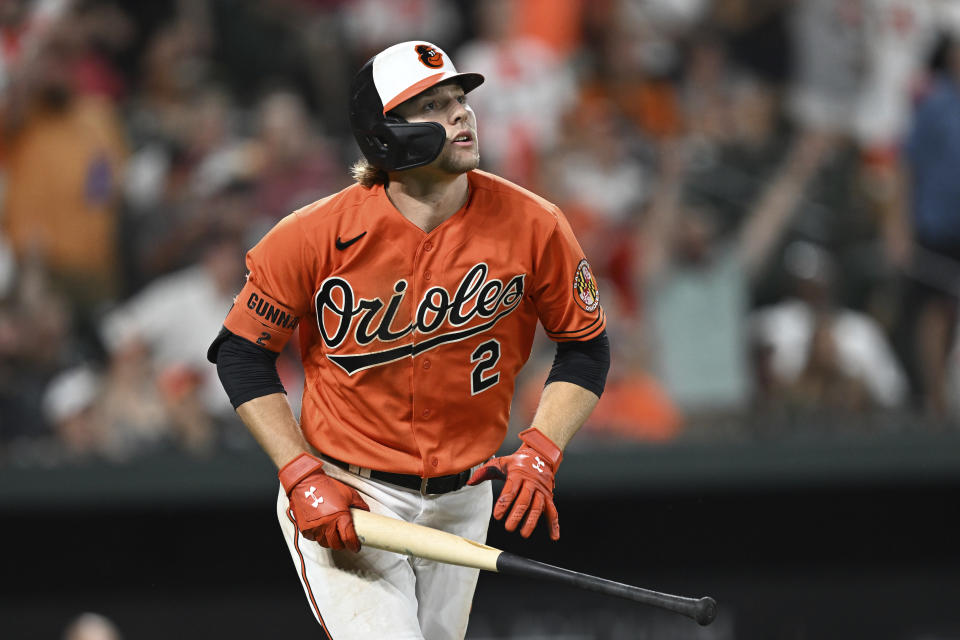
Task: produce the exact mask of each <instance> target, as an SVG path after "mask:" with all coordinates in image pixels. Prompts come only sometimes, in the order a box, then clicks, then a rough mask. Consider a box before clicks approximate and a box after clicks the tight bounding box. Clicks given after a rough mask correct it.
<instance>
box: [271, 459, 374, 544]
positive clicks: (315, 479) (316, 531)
mask: <svg viewBox="0 0 960 640" xmlns="http://www.w3.org/2000/svg"><path fill="white" fill-rule="evenodd" d="M277 475H279V476H280V484H282V485H283V489H284V490H285V491H286V492H287V497H289V498H290V509H291V510H292V511H293V518H294V520H296V523H297V528H298V529H300V532H301V533H302V534H303V537H304V538H307V539H308V540H315V541H317V542H318V543H320V544H321V545H322V546H324V547H328V548H330V549H343V548H344V547H346V548H347V549H350V550H351V551H360V540H359V539H358V538H357V531H356V529H354V527H353V516H351V515H350V507H355V508H357V509H363V510H364V511H370V507H368V506H367V503H366V502H364V501H363V498H361V497H360V494H359V493H357V490H356V489H354V488H353V487H349V486H347V485H345V484H344V483H342V482H340V481H339V480H335V479H334V478H331V477H330V476H328V475H327V474H325V473H324V472H323V462H321V461H320V460H319V459H318V458H315V457H314V456H312V455H310V454H309V453H301V454H300V455H299V456H297V457H296V458H294V459H293V460H291V461H290V462H288V463H287V464H286V465H284V467H283V469H280V473H279V474H277Z"/></svg>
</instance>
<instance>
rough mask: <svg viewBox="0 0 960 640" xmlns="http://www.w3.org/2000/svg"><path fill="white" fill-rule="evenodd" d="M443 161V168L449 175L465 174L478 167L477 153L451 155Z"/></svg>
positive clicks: (478, 157)
mask: <svg viewBox="0 0 960 640" xmlns="http://www.w3.org/2000/svg"><path fill="white" fill-rule="evenodd" d="M444 160H445V161H444V162H443V168H444V169H446V170H447V171H448V172H450V173H466V172H468V171H473V170H474V169H476V168H478V167H479V166H480V154H479V153H477V152H473V153H470V154H466V153H463V154H459V153H458V154H451V155H450V156H448V157H446V158H445V159H444Z"/></svg>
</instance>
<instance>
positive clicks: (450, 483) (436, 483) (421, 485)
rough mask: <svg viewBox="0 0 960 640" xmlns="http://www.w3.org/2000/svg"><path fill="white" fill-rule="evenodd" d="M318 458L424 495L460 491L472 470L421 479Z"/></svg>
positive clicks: (326, 456)
mask: <svg viewBox="0 0 960 640" xmlns="http://www.w3.org/2000/svg"><path fill="white" fill-rule="evenodd" d="M320 457H321V458H323V459H324V460H326V461H327V462H330V463H332V464H335V465H337V466H338V467H340V468H341V469H346V470H347V471H350V472H352V473H356V474H358V475H360V476H363V477H364V478H373V479H374V480H380V481H382V482H387V483H389V484H394V485H397V486H398V487H403V488H405V489H414V490H416V491H419V492H420V493H422V494H424V495H426V494H428V493H450V492H451V491H456V490H457V489H462V488H463V487H464V486H465V485H466V484H467V480H469V479H470V475H471V471H472V469H467V470H466V471H461V472H460V473H452V474H450V475H448V476H437V477H435V478H421V477H420V476H414V475H408V474H405V473H390V472H389V471H377V470H376V469H367V468H366V467H358V466H357V465H355V464H349V463H347V462H343V461H342V460H337V459H336V458H331V457H330V456H328V455H326V454H321V455H320Z"/></svg>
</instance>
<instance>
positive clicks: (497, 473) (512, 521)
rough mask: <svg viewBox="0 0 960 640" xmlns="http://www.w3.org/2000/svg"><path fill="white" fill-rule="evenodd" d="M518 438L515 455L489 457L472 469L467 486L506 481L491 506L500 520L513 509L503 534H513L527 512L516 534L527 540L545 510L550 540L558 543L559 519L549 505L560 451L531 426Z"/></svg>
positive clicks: (551, 500)
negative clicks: (521, 442)
mask: <svg viewBox="0 0 960 640" xmlns="http://www.w3.org/2000/svg"><path fill="white" fill-rule="evenodd" d="M520 439H521V440H522V441H523V446H522V447H520V448H519V449H517V451H516V453H514V454H513V455H509V456H502V457H499V458H491V459H490V461H489V462H487V463H486V464H485V465H483V466H482V467H480V468H479V469H477V470H476V472H475V473H474V474H473V475H472V476H471V477H470V480H469V481H467V484H470V485H474V484H479V483H481V482H483V481H484V480H491V479H493V478H499V479H501V480H503V479H506V481H507V482H506V484H504V485H503V491H501V492H500V497H499V498H497V503H496V505H494V507H493V517H494V518H496V519H497V520H500V519H501V518H503V516H504V514H505V513H506V512H507V509H509V508H510V505H511V504H513V509H511V510H510V515H509V516H507V521H506V522H505V523H504V528H505V529H506V530H507V531H513V530H514V529H516V528H517V525H519V524H520V521H521V520H522V519H523V516H524V514H525V513H527V510H528V509H529V514H528V515H527V519H526V521H525V522H524V523H523V528H522V529H520V535H521V536H523V537H524V538H529V537H530V534H531V533H533V530H534V528H535V527H536V526H537V520H539V519H540V514H541V513H543V510H544V509H546V511H547V520H548V523H549V525H550V537H551V538H552V539H554V540H559V539H560V518H559V516H558V515H557V507H556V506H555V505H554V504H553V487H554V484H555V480H554V474H555V473H556V472H557V467H558V466H560V461H561V460H563V452H562V451H560V448H559V447H558V446H557V445H555V444H553V442H552V441H551V440H550V439H549V438H548V437H547V436H545V435H543V434H542V433H541V432H540V431H538V430H537V429H535V428H533V427H530V428H529V429H527V430H526V431H521V432H520ZM531 505H532V506H531Z"/></svg>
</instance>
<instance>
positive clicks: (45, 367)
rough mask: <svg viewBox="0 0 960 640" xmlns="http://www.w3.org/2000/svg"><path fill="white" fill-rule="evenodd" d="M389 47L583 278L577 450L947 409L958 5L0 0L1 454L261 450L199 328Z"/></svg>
mask: <svg viewBox="0 0 960 640" xmlns="http://www.w3.org/2000/svg"><path fill="white" fill-rule="evenodd" d="M408 39H426V40H430V41H432V42H435V43H436V44H438V45H440V46H441V47H443V48H444V49H445V50H446V51H447V52H448V53H450V54H451V56H452V57H453V59H454V60H455V62H456V64H457V66H458V68H459V69H460V70H469V71H478V72H481V73H483V74H485V75H486V78H487V81H486V83H485V84H484V85H483V86H482V87H481V88H480V89H479V90H477V91H476V92H474V93H472V94H471V95H470V102H471V104H472V105H473V108H474V110H475V111H476V112H477V114H478V118H479V123H480V148H481V162H482V167H483V168H484V169H487V170H490V171H493V172H494V173H497V174H500V175H502V176H504V177H506V178H508V179H510V180H513V181H515V182H518V183H519V184H521V185H523V186H526V187H528V188H530V189H532V190H533V191H535V192H537V193H540V194H543V195H544V196H545V197H546V198H548V199H549V200H552V201H553V202H555V203H557V204H558V205H559V206H560V207H561V209H562V210H563V211H564V212H565V213H566V215H567V216H568V218H569V219H570V221H571V223H572V225H573V227H574V229H575V231H576V232H577V234H578V237H579V239H580V241H581V244H582V245H583V248H584V250H585V252H586V254H587V256H588V257H589V258H590V260H591V263H592V266H593V269H594V271H595V273H596V274H597V275H598V277H599V279H600V280H601V286H600V290H601V300H602V303H603V305H604V307H605V308H606V310H607V317H608V322H609V327H608V332H609V334H610V337H611V344H612V345H613V364H612V369H611V372H610V377H609V379H608V383H607V390H606V393H605V394H604V397H603V399H602V400H601V403H600V405H599V406H598V408H597V411H596V412H595V413H594V415H593V416H592V417H591V419H590V421H589V423H588V425H587V426H586V427H585V432H586V434H587V435H583V436H581V437H580V438H578V442H581V443H591V442H603V441H605V440H606V439H609V438H630V439H635V440H641V441H670V440H674V439H676V438H683V437H689V438H695V437H699V436H717V437H736V436H737V435H738V434H739V435H748V436H755V435H763V434H767V433H780V432H781V431H785V430H800V429H808V430H810V429H813V430H816V429H824V430H831V431H834V430H863V431H864V432H868V433H869V432H870V431H871V430H873V431H875V430H877V429H901V428H906V427H905V425H912V426H911V428H921V427H922V428H927V427H929V428H940V429H942V428H949V427H950V425H951V424H952V423H953V422H954V420H955V415H956V409H957V405H958V404H960V384H958V378H960V376H958V375H957V371H955V368H956V366H955V365H956V364H957V362H958V361H960V360H958V357H960V356H958V355H957V349H956V346H955V339H954V338H955V333H956V331H955V330H956V325H957V302H958V282H960V179H958V177H960V174H958V171H960V169H958V168H960V2H957V1H955V0H804V1H802V2H801V1H791V0H591V1H589V2H588V1H587V0H488V1H484V2H471V1H469V0H458V1H455V0H256V1H254V0H165V1H161V2H149V3H140V2H134V1H133V0H125V1H124V0H32V1H31V0H5V1H4V2H2V3H0V463H3V462H4V461H6V462H8V463H10V462H14V463H20V462H24V463H36V464H41V463H44V464H55V463H57V462H60V461H64V460H76V459H84V458H89V457H100V458H106V459H111V460H124V459H128V458H130V457H131V456H135V455H137V454H139V453H141V452H148V451H157V450H163V449H170V450H185V451H189V452H191V453H194V454H197V455H205V454H209V453H212V452H216V451H221V450H224V449H230V448H232V447H240V448H242V447H249V446H251V442H252V440H251V439H250V438H249V436H248V435H247V434H246V432H245V430H244V429H243V427H242V425H240V424H239V422H238V420H237V419H236V417H235V415H234V413H233V411H232V409H231V407H230V405H229V403H228V402H227V399H226V396H225V394H224V393H223V391H222V389H221V388H220V385H219V382H218V380H217V379H216V372H215V369H214V367H213V366H212V365H210V364H209V363H207V362H206V360H205V352H206V347H207V345H208V344H209V342H210V341H211V340H212V338H213V337H214V336H215V335H216V333H217V331H218V330H219V327H220V324H221V322H222V320H223V318H224V316H225V314H226V312H227V310H228V309H229V307H230V305H231V302H232V297H233V295H234V294H235V293H236V292H237V291H238V290H239V289H240V287H241V285H242V283H243V278H244V262H243V257H244V252H245V250H246V249H247V248H249V247H250V246H252V245H253V244H254V243H255V242H256V241H257V240H258V239H259V238H260V237H261V236H262V234H263V233H264V232H265V231H266V230H267V229H269V228H270V227H271V226H272V225H273V224H274V223H275V222H276V221H277V220H279V219H280V218H281V217H283V216H284V215H286V214H287V213H289V212H290V211H292V210H293V209H295V208H297V207H300V206H302V205H304V204H306V203H308V202H311V201H313V200H315V199H317V198H319V197H322V196H324V195H328V194H330V193H332V192H335V191H337V190H339V189H341V188H344V187H346V186H348V185H349V184H350V183H351V180H350V177H349V173H348V167H349V166H350V164H351V163H352V162H353V160H355V159H356V158H357V157H358V155H359V152H358V150H357V148H356V146H355V143H354V142H353V139H352V136H351V134H350V131H349V127H348V124H347V119H346V94H347V90H346V87H347V85H348V83H349V81H350V78H351V76H352V74H353V72H354V70H356V69H358V68H359V67H360V65H361V64H362V63H363V62H364V61H365V60H366V59H367V58H369V57H370V56H371V55H373V54H374V53H376V52H377V51H379V50H380V49H382V48H384V47H386V46H388V45H390V44H393V43H395V42H399V41H403V40H408ZM296 353H297V351H296V345H292V348H289V349H288V350H287V351H286V352H285V353H284V354H283V355H282V357H281V359H280V361H279V367H280V371H281V377H282V379H283V380H284V383H285V385H286V387H287V390H288V394H289V397H290V399H291V401H292V402H293V404H294V405H295V407H296V405H297V403H298V401H299V393H300V391H301V389H302V380H301V374H302V372H301V371H300V369H299V364H298V362H297V356H296ZM552 355H553V353H552V347H551V346H550V344H549V343H548V341H547V340H546V339H542V340H540V341H539V342H538V343H537V345H536V347H535V351H534V354H533V357H532V359H531V363H530V365H529V366H528V367H527V369H526V370H525V372H524V375H523V377H522V378H521V380H520V381H519V383H518V398H517V401H516V402H515V404H514V421H515V422H516V423H517V424H518V425H519V424H522V423H523V422H525V421H526V420H529V418H530V416H531V415H532V411H533V408H534V404H535V402H536V398H537V396H538V394H539V389H540V388H541V387H542V384H543V380H544V379H545V377H546V374H547V371H548V370H549V365H550V361H551V359H552ZM918 425H919V426H918ZM581 446H582V445H581Z"/></svg>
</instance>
